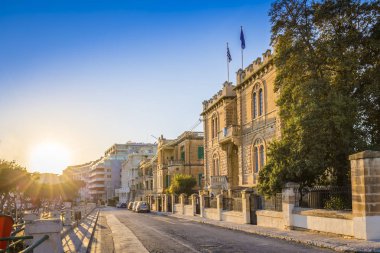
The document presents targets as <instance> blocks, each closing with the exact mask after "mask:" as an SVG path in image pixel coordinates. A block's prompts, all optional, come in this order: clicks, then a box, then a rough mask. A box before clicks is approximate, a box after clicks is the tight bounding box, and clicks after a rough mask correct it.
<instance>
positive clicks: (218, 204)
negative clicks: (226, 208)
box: [216, 194, 223, 220]
mask: <svg viewBox="0 0 380 253" xmlns="http://www.w3.org/2000/svg"><path fill="white" fill-rule="evenodd" d="M216 208H217V212H218V220H222V210H223V195H222V194H218V195H216Z"/></svg>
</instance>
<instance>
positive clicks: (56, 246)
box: [28, 219, 63, 253]
mask: <svg viewBox="0 0 380 253" xmlns="http://www.w3.org/2000/svg"><path fill="white" fill-rule="evenodd" d="M61 230H62V223H61V221H60V220H59V219H46V220H35V221H33V222H32V223H30V224H29V228H28V231H29V233H30V235H31V236H33V243H35V242H36V241H38V240H39V239H41V238H42V237H43V236H44V235H48V236H49V239H47V240H46V241H44V242H43V243H42V244H41V245H39V246H38V247H37V248H35V249H34V250H33V253H46V252H49V253H50V252H51V253H63V247H62V239H61Z"/></svg>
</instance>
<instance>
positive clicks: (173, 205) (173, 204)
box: [171, 194, 175, 213]
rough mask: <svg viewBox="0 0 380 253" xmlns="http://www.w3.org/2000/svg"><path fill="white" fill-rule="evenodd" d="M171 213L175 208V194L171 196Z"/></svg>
mask: <svg viewBox="0 0 380 253" xmlns="http://www.w3.org/2000/svg"><path fill="white" fill-rule="evenodd" d="M171 197H172V213H174V207H175V194H172V196H171Z"/></svg>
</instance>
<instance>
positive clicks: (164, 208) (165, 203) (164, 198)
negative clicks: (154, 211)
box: [162, 194, 168, 212]
mask: <svg viewBox="0 0 380 253" xmlns="http://www.w3.org/2000/svg"><path fill="white" fill-rule="evenodd" d="M162 211H163V212H167V211H168V195H167V194H164V195H163V196H162Z"/></svg>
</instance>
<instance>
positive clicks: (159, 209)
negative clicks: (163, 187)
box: [157, 197, 162, 212]
mask: <svg viewBox="0 0 380 253" xmlns="http://www.w3.org/2000/svg"><path fill="white" fill-rule="evenodd" d="M157 201H158V210H157V211H158V212H162V198H161V197H158V198H157Z"/></svg>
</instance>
